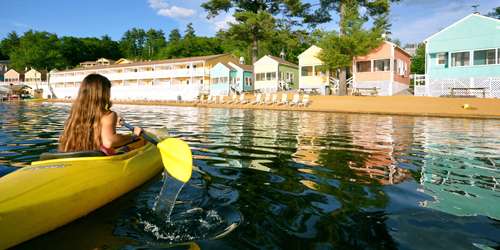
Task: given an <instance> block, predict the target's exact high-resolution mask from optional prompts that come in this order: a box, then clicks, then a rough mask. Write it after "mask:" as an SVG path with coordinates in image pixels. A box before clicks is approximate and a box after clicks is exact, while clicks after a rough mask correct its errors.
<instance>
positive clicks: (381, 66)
mask: <svg viewBox="0 0 500 250" xmlns="http://www.w3.org/2000/svg"><path fill="white" fill-rule="evenodd" d="M390 64H391V60H389V59H382V60H373V67H374V71H389V70H390V68H389V67H390Z"/></svg>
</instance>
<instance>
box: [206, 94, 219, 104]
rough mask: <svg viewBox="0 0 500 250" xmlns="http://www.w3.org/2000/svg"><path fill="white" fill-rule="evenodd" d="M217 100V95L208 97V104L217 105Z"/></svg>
mask: <svg viewBox="0 0 500 250" xmlns="http://www.w3.org/2000/svg"><path fill="white" fill-rule="evenodd" d="M216 100H217V96H215V95H212V96H208V101H207V104H211V103H215V101H216Z"/></svg>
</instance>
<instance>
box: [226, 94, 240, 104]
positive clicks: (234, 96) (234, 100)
mask: <svg viewBox="0 0 500 250" xmlns="http://www.w3.org/2000/svg"><path fill="white" fill-rule="evenodd" d="M237 102H238V95H232V96H231V100H229V101H227V104H233V103H237Z"/></svg>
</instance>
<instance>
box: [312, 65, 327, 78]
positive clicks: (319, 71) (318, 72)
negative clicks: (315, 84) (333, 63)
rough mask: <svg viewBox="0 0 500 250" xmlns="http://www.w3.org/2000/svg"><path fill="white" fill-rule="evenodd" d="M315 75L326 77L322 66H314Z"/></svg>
mask: <svg viewBox="0 0 500 250" xmlns="http://www.w3.org/2000/svg"><path fill="white" fill-rule="evenodd" d="M314 73H315V75H316V76H325V75H326V73H325V71H324V70H323V69H322V68H321V65H318V66H314Z"/></svg>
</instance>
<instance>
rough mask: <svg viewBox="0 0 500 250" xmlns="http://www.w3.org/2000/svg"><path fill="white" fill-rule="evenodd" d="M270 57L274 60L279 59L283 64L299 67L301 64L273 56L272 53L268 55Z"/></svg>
mask: <svg viewBox="0 0 500 250" xmlns="http://www.w3.org/2000/svg"><path fill="white" fill-rule="evenodd" d="M267 56H268V57H270V58H272V59H273V60H275V61H278V62H279V63H280V64H283V65H288V66H292V67H295V68H298V67H299V65H297V64H294V63H291V62H289V61H286V60H284V59H282V58H280V57H277V56H271V55H267Z"/></svg>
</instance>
